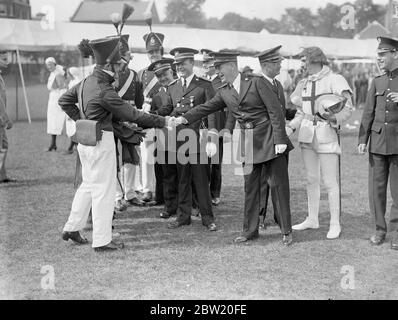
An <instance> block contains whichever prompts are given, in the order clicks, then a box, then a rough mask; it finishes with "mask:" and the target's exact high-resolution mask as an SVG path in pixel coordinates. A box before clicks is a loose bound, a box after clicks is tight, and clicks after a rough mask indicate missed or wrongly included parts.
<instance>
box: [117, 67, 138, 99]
mask: <svg viewBox="0 0 398 320" xmlns="http://www.w3.org/2000/svg"><path fill="white" fill-rule="evenodd" d="M133 80H134V72H133V71H131V70H130V74H129V77H128V78H127V80H126V82H125V83H124V85H123V87H122V88H121V89H120V90H119V92H118V93H117V94H118V95H119V97H120V98H123V96H124V95H125V94H126V92H127V90H128V89H129V88H130V85H131V84H132V83H133Z"/></svg>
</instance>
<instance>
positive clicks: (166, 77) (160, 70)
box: [148, 59, 178, 219]
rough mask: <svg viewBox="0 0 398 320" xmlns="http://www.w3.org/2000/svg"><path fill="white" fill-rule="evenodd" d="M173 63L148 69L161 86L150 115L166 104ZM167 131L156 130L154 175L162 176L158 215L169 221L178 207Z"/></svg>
mask: <svg viewBox="0 0 398 320" xmlns="http://www.w3.org/2000/svg"><path fill="white" fill-rule="evenodd" d="M173 63H174V59H162V60H159V61H157V62H154V63H152V64H151V65H150V66H149V68H148V71H149V72H154V74H155V76H156V77H157V79H158V81H159V83H160V84H161V87H160V89H159V92H158V93H157V94H155V95H154V96H153V98H152V107H151V113H155V114H156V113H157V112H158V110H160V109H161V108H162V107H163V106H165V105H167V103H168V97H169V96H168V94H167V88H168V86H169V85H170V84H171V83H172V82H173V81H174V72H173V68H172V65H173ZM167 130H168V129H167V128H163V129H156V159H155V160H156V162H155V173H157V174H156V176H162V181H163V186H160V187H159V190H161V192H162V193H163V194H162V195H161V196H162V199H164V204H165V210H164V211H163V212H161V213H160V217H161V218H162V219H169V218H170V217H171V216H174V215H176V214H177V207H178V203H177V196H178V175H177V165H176V163H175V162H174V163H173V162H170V163H169V161H168V157H167V156H168V153H167V137H168V134H167ZM159 170H160V172H159ZM157 182H158V180H157ZM161 187H163V188H161ZM158 196H159V195H158V194H157V195H156V197H157V198H158Z"/></svg>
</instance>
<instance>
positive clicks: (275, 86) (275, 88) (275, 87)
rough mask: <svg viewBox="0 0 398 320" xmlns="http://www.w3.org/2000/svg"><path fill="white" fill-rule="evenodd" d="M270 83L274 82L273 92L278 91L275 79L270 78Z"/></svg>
mask: <svg viewBox="0 0 398 320" xmlns="http://www.w3.org/2000/svg"><path fill="white" fill-rule="evenodd" d="M272 83H273V84H274V90H275V92H278V84H277V83H276V80H275V79H274V80H272Z"/></svg>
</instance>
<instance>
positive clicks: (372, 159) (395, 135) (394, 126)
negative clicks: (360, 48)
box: [358, 37, 398, 250]
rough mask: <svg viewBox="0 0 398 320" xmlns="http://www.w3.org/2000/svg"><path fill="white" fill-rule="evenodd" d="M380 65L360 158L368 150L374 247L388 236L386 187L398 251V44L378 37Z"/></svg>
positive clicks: (363, 125) (365, 116) (365, 120)
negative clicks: (388, 190)
mask: <svg viewBox="0 0 398 320" xmlns="http://www.w3.org/2000/svg"><path fill="white" fill-rule="evenodd" d="M378 40H379V47H378V63H379V66H380V68H381V69H382V70H384V71H385V74H383V75H382V76H379V77H376V78H375V79H374V81H373V82H372V85H371V87H370V90H369V92H368V96H367V101H366V106H365V109H364V112H363V116H362V121H361V127H360V131H359V147H358V151H359V153H360V154H365V152H366V148H367V146H369V203H370V210H371V212H372V214H373V215H374V216H375V222H376V234H375V235H374V236H372V237H371V239H370V242H371V244H372V245H375V246H378V245H381V244H382V243H383V242H384V241H385V239H386V234H387V224H386V220H385V214H386V204H387V184H388V180H389V179H390V191H391V197H392V201H393V204H392V207H391V213H390V231H391V232H392V234H393V237H392V240H391V248H392V249H394V250H398V40H395V39H391V38H385V37H379V38H378Z"/></svg>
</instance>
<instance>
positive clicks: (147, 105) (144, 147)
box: [138, 29, 164, 204]
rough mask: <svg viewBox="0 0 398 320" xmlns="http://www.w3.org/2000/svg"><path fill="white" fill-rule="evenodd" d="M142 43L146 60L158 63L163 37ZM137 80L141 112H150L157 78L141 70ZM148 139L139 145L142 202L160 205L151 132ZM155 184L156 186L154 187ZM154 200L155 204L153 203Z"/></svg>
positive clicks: (146, 38)
mask: <svg viewBox="0 0 398 320" xmlns="http://www.w3.org/2000/svg"><path fill="white" fill-rule="evenodd" d="M144 41H145V45H146V51H147V55H148V58H149V60H150V62H151V64H152V63H154V62H156V61H159V60H161V59H162V57H163V53H164V49H163V41H164V35H163V34H161V33H155V32H152V29H151V32H150V33H149V34H146V35H145V36H144ZM138 76H139V79H140V81H141V83H142V86H143V90H144V93H143V94H144V99H145V100H144V104H143V110H144V111H145V112H150V110H151V102H152V99H153V96H154V95H155V94H157V93H158V92H159V89H160V88H161V84H160V83H159V81H158V79H157V77H155V74H154V72H153V71H149V70H148V68H145V69H143V70H141V71H140V72H139V73H138ZM147 134H148V137H147V139H144V142H143V143H142V144H141V157H142V161H141V168H142V188H143V190H142V191H143V193H144V196H143V198H142V199H143V200H144V201H146V202H148V203H153V204H155V203H156V204H162V203H163V202H164V200H163V197H162V195H163V191H162V185H163V182H162V175H161V174H160V172H159V170H157V172H158V175H157V176H156V171H155V165H154V162H155V161H154V154H153V131H152V132H147ZM155 184H156V185H155ZM153 191H155V194H156V199H154V198H153V194H152V192H153ZM153 200H155V202H153Z"/></svg>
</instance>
